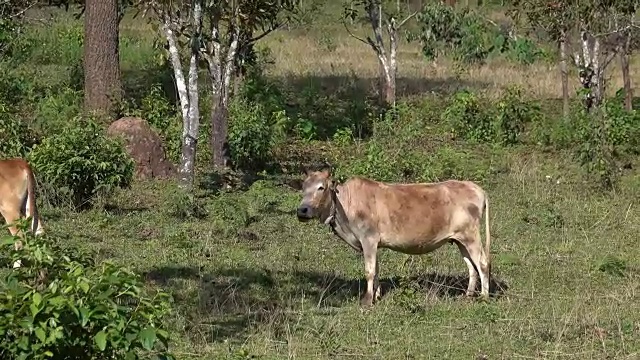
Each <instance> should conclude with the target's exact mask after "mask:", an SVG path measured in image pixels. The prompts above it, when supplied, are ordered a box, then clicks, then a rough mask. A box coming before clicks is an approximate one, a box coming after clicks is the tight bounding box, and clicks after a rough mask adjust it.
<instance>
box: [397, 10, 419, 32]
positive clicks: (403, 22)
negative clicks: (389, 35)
mask: <svg viewBox="0 0 640 360" xmlns="http://www.w3.org/2000/svg"><path fill="white" fill-rule="evenodd" d="M416 15H418V12H417V11H415V12H414V13H413V14H411V15H409V16H407V17H406V18H405V19H404V20H402V21H400V24H398V27H397V28H396V29H400V28H401V27H402V26H403V25H404V24H405V23H406V22H407V21H409V20H411V18H413V17H414V16H416Z"/></svg>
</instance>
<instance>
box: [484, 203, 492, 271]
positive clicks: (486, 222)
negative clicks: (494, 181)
mask: <svg viewBox="0 0 640 360" xmlns="http://www.w3.org/2000/svg"><path fill="white" fill-rule="evenodd" d="M484 226H485V228H484V230H485V235H484V236H485V243H484V251H485V256H486V257H487V270H488V271H489V273H491V253H490V250H489V249H490V247H491V233H490V232H489V197H488V196H487V194H485V195H484Z"/></svg>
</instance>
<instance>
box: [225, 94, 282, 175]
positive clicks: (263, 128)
mask: <svg viewBox="0 0 640 360" xmlns="http://www.w3.org/2000/svg"><path fill="white" fill-rule="evenodd" d="M271 118H272V116H269V114H267V113H266V111H265V110H264V108H263V106H262V105H260V104H250V103H248V102H246V101H244V100H241V99H234V100H233V101H232V103H231V106H230V107H229V140H228V143H229V149H230V152H231V158H232V160H233V163H234V164H236V165H237V166H239V167H241V168H256V167H259V166H262V165H264V164H265V163H266V162H267V161H268V159H269V158H270V154H271V149H272V147H273V145H274V141H275V139H274V137H273V132H272V127H271V126H270V125H271V121H269V120H270V119H271Z"/></svg>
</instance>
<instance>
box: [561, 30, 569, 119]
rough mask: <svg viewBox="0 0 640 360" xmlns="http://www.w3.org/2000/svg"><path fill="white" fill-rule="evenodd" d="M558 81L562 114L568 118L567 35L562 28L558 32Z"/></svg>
mask: <svg viewBox="0 0 640 360" xmlns="http://www.w3.org/2000/svg"><path fill="white" fill-rule="evenodd" d="M560 81H561V82H562V115H563V116H564V118H565V120H567V119H569V74H568V71H567V37H566V32H565V31H564V30H562V33H561V34H560Z"/></svg>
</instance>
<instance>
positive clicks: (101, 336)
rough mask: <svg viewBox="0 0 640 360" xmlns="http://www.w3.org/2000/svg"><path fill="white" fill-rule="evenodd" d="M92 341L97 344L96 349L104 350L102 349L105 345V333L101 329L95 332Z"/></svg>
mask: <svg viewBox="0 0 640 360" xmlns="http://www.w3.org/2000/svg"><path fill="white" fill-rule="evenodd" d="M93 341H95V342H96V345H98V349H100V351H104V349H105V348H106V347H107V334H106V333H105V332H104V331H102V330H101V331H99V332H98V333H97V334H96V336H94V337H93Z"/></svg>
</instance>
